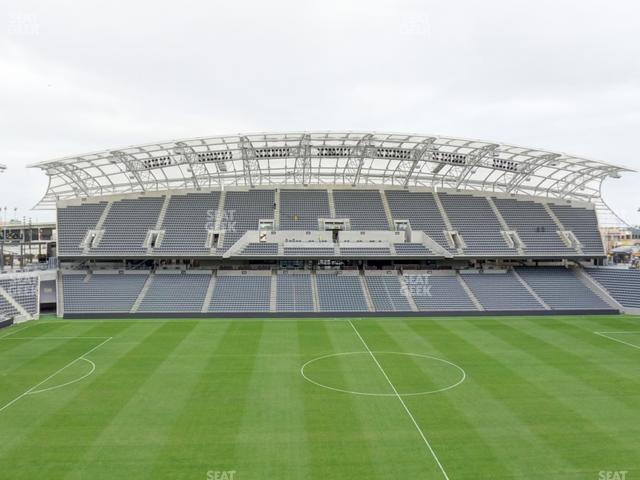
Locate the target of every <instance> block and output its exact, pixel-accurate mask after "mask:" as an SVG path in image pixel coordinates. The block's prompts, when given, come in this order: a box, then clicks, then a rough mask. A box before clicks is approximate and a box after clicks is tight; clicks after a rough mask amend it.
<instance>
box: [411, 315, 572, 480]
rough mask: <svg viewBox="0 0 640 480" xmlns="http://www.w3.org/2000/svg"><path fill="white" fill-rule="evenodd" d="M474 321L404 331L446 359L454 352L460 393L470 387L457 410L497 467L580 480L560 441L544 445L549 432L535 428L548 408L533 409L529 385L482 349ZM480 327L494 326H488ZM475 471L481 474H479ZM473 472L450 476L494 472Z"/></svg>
mask: <svg viewBox="0 0 640 480" xmlns="http://www.w3.org/2000/svg"><path fill="white" fill-rule="evenodd" d="M474 321H475V320H471V321H467V322H456V323H449V322H446V321H439V322H433V323H430V324H426V323H425V324H420V323H413V322H411V323H408V324H407V326H408V327H409V328H410V329H411V330H412V331H414V332H415V333H416V334H417V335H418V336H420V337H421V338H422V339H423V340H424V341H425V342H428V343H429V344H431V345H432V348H438V347H436V346H435V345H442V346H443V347H441V350H443V354H444V353H445V352H449V355H452V351H455V352H456V353H455V358H456V360H457V361H458V362H459V363H460V364H461V365H464V366H465V370H466V371H467V380H465V389H467V390H468V389H470V388H472V387H473V391H472V392H470V394H469V395H470V396H465V397H462V398H461V399H460V401H461V405H462V406H461V408H464V406H465V404H466V406H467V412H466V414H467V416H468V418H469V419H470V421H471V422H472V423H474V425H475V426H476V428H477V429H478V430H481V431H483V432H484V433H481V435H484V436H487V437H489V438H491V437H492V438H493V440H490V442H491V443H495V445H496V447H494V451H495V452H496V453H495V454H496V455H500V456H499V458H498V465H499V466H500V467H501V468H503V469H507V470H509V471H512V472H514V475H515V476H516V477H522V478H527V477H528V476H530V475H531V474H532V472H535V474H536V476H540V477H542V478H556V477H561V478H570V479H576V480H577V479H582V478H584V474H583V473H581V471H580V469H581V464H579V463H578V464H574V463H573V461H572V459H571V458H567V456H566V454H565V452H563V451H562V447H563V446H565V447H566V444H564V443H563V441H562V440H560V439H559V440H558V441H557V442H556V441H555V438H552V440H553V441H550V439H549V438H548V437H549V435H550V434H551V433H553V432H549V431H548V429H544V428H540V427H541V425H540V420H544V419H545V417H546V415H549V414H551V413H552V412H553V409H552V408H550V407H549V403H548V402H547V403H546V404H545V403H544V402H543V403H540V404H537V398H538V395H537V393H538V392H537V387H536V386H535V385H532V384H529V382H528V381H527V379H525V378H523V377H522V376H521V375H520V373H519V372H517V371H516V370H515V369H514V368H512V366H511V365H510V363H509V362H507V363H505V362H504V360H503V359H501V358H500V357H499V356H496V355H494V354H492V353H491V352H492V349H490V348H488V344H487V343H486V342H483V340H482V338H481V337H480V336H478V335H476V334H474V332H473V330H472V329H471V325H472V324H473V323H474ZM483 323H486V324H488V325H489V324H491V325H495V324H496V322H495V321H493V320H491V321H489V320H486V321H483ZM436 339H438V340H436ZM436 342H437V343H436ZM444 345H446V347H444ZM480 345H481V346H482V348H480V347H479V346H480ZM454 346H455V347H454ZM458 393H459V392H458ZM543 398H544V397H543ZM559 417H560V418H559V419H558V420H557V423H556V425H555V427H557V428H558V429H563V428H564V427H563V426H562V425H563V420H562V418H561V416H559ZM500 446H502V449H500ZM559 447H560V448H559ZM469 448H473V447H472V446H470V447H469ZM456 465H459V464H456ZM480 466H483V467H485V470H482V471H481V470H479V468H478V467H480ZM478 467H477V466H476V465H467V467H466V471H465V472H464V473H461V472H459V471H458V472H456V475H459V477H462V478H476V476H478V477H480V478H492V476H491V475H492V472H493V469H494V468H496V466H495V465H493V464H483V463H480V464H479V465H478Z"/></svg>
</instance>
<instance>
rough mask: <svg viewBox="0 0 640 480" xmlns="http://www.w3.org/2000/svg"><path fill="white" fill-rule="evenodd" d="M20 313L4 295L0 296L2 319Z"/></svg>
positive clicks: (0, 318) (0, 317) (0, 315)
mask: <svg viewBox="0 0 640 480" xmlns="http://www.w3.org/2000/svg"><path fill="white" fill-rule="evenodd" d="M16 315H18V310H16V309H15V307H14V306H13V305H11V304H10V303H9V302H8V301H7V300H5V299H4V297H2V296H0V320H4V319H5V318H12V317H15V316H16Z"/></svg>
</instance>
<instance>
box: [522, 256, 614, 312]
mask: <svg viewBox="0 0 640 480" xmlns="http://www.w3.org/2000/svg"><path fill="white" fill-rule="evenodd" d="M516 271H517V272H518V274H519V275H520V277H522V279H523V280H524V281H525V282H527V284H528V285H529V286H530V287H531V288H532V289H533V290H534V291H535V292H536V293H537V294H538V296H540V298H542V300H543V301H544V302H545V303H546V304H547V305H549V307H551V308H552V309H554V310H611V307H610V306H609V304H607V303H605V302H604V301H603V300H602V299H601V298H600V297H598V296H597V295H596V294H595V293H594V292H593V291H592V290H590V289H589V288H588V287H587V286H586V285H585V284H584V283H582V281H581V280H580V279H579V278H578V277H577V275H576V274H575V273H574V272H572V271H571V270H569V269H567V268H564V267H524V268H517V269H516Z"/></svg>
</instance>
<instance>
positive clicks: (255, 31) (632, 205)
mask: <svg viewBox="0 0 640 480" xmlns="http://www.w3.org/2000/svg"><path fill="white" fill-rule="evenodd" d="M1 8H2V10H0V72H2V75H0V132H2V133H1V134H0V148H2V152H3V156H2V158H1V159H0V162H2V163H5V164H7V165H8V166H9V170H7V172H5V173H4V174H3V175H2V176H0V207H1V206H3V205H5V204H6V205H9V206H10V207H13V206H14V205H15V206H17V207H18V208H19V216H20V217H22V216H23V215H24V216H27V217H29V216H35V215H36V214H35V213H34V212H30V211H29V208H30V207H31V206H33V205H34V204H35V203H36V202H37V200H38V199H39V197H40V196H41V194H42V193H43V192H44V190H45V188H46V183H47V182H46V177H45V176H44V175H43V174H42V173H40V172H38V171H33V170H31V171H30V170H27V169H25V168H24V165H25V164H27V163H31V162H37V161H42V160H46V159H50V158H55V157H58V156H63V155H70V154H75V153H82V152H85V151H92V150H98V149H108V148H117V147H121V146H125V145H130V144H136V143H144V142H151V141H157V140H164V139H171V138H180V137H192V136H203V135H213V134H219V133H222V134H224V133H233V132H254V131H283V130H295V131H300V130H310V129H322V130H341V129H350V130H377V131H395V132H402V131H406V132H416V133H425V134H443V135H452V136H468V137H471V138H481V139H486V140H493V141H503V142H509V143H514V144H519V145H525V146H528V145H530V146H533V147H539V148H546V149H551V150H559V151H566V152H568V153H573V154H576V155H584V156H586V157H590V158H595V159H599V160H603V161H608V162H611V163H617V164H622V165H626V166H629V167H632V168H633V167H635V168H640V161H639V160H638V158H637V156H636V154H635V153H634V152H635V148H636V145H635V143H636V141H635V137H636V135H637V132H638V131H639V129H640V114H638V112H640V41H639V38H638V36H639V34H638V32H640V5H638V4H637V3H636V2H632V1H622V0H621V1H618V2H615V3H613V4H612V3H611V2H605V1H601V0H587V1H578V0H566V1H563V2H557V1H551V0H543V1H539V2H535V3H531V2H525V1H524V0H499V1H498V0H488V1H486V2H475V1H471V0H466V1H457V2H436V1H418V0H415V1H412V0H400V1H391V0H374V1H361V0H354V1H349V2H345V1H344V0H327V1H324V2H315V1H311V0H298V1H293V0H288V1H273V2H258V1H246V0H244V1H243V0H240V1H234V2H222V1H219V0H216V1H208V2H205V1H193V0H192V1H185V2H181V3H179V4H178V3H175V2H157V1H154V2H151V1H147V0H144V1H139V2H134V3H131V2H124V1H123V0H116V1H113V2H107V3H105V2H102V3H94V2H72V1H70V0H62V1H59V2H45V1H33V0H25V1H21V2H17V1H15V0H10V1H9V2H5V4H3V6H2V7H1ZM637 183H638V175H628V176H626V178H623V179H621V180H618V181H614V180H611V181H609V182H607V185H606V187H605V193H606V196H607V198H608V200H609V201H610V204H611V205H612V206H613V207H614V208H615V209H616V210H617V211H619V212H620V213H622V214H624V215H625V217H626V218H627V219H628V220H629V221H633V222H635V223H640V213H638V211H637V210H638V207H640V201H639V200H638V199H637V198H638V197H637V195H635V192H636V185H637ZM37 215H38V216H39V218H45V216H46V215H50V217H51V218H52V214H46V213H42V212H40V213H38V214H37Z"/></svg>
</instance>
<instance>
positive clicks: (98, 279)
mask: <svg viewBox="0 0 640 480" xmlns="http://www.w3.org/2000/svg"><path fill="white" fill-rule="evenodd" d="M147 277H148V274H147V273H146V272H145V273H131V274H123V273H110V274H97V273H96V274H94V275H91V276H90V277H89V278H87V277H86V276H85V275H77V274H69V275H63V284H64V285H63V292H64V311H65V313H129V311H130V310H131V308H132V307H133V304H134V303H135V301H136V299H137V298H138V295H139V294H140V290H142V287H143V286H144V284H145V282H146V281H147Z"/></svg>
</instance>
